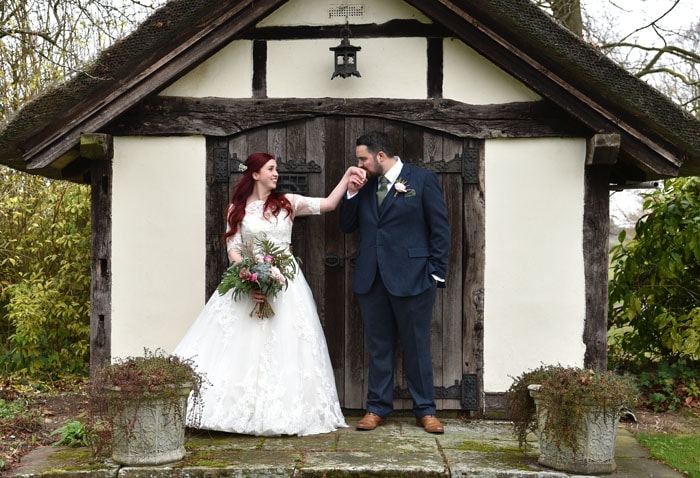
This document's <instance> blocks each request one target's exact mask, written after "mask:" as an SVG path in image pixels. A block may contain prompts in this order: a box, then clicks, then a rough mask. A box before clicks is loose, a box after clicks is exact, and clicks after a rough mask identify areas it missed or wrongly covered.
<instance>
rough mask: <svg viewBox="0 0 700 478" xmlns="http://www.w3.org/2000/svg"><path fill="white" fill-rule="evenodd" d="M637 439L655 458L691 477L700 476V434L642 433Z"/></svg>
mask: <svg viewBox="0 0 700 478" xmlns="http://www.w3.org/2000/svg"><path fill="white" fill-rule="evenodd" d="M637 439H638V440H639V442H640V443H641V444H642V446H644V447H645V448H646V449H648V450H649V452H650V453H651V456H652V457H653V458H654V459H656V460H659V461H663V462H664V463H666V464H668V465H669V466H670V467H671V468H673V469H675V470H677V471H680V472H681V473H684V474H686V475H687V476H688V477H689V478H700V435H670V434H664V433H640V434H638V435H637Z"/></svg>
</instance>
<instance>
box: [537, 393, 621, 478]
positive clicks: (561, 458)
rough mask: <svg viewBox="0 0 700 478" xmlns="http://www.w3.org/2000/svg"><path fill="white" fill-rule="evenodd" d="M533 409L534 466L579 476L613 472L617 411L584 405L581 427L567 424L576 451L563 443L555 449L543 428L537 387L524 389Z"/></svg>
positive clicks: (547, 431) (618, 411)
mask: <svg viewBox="0 0 700 478" xmlns="http://www.w3.org/2000/svg"><path fill="white" fill-rule="evenodd" d="M528 389H529V391H530V396H531V397H532V398H533V399H534V400H535V406H536V407H537V428H538V436H539V445H540V457H539V459H538V462H539V463H540V464H542V465H544V466H548V467H550V468H554V469H557V470H562V471H569V472H573V473H582V474H593V475H596V474H604V473H612V472H614V471H615V468H616V464H615V440H616V439H617V426H618V423H619V420H620V410H619V408H618V407H606V408H603V407H601V406H599V405H596V404H584V405H583V406H584V407H585V408H586V410H585V413H584V419H583V420H582V421H581V423H573V422H572V423H571V424H570V426H571V428H570V430H571V431H572V432H574V433H576V443H577V447H576V449H573V448H572V447H570V446H567V445H566V444H564V443H561V442H560V443H559V445H557V443H556V441H555V440H554V438H553V436H552V433H551V431H550V430H549V429H548V428H547V426H546V423H547V413H548V412H547V410H546V409H545V408H544V407H543V406H542V404H541V400H539V397H540V396H541V393H542V392H541V391H540V389H539V385H530V386H529V387H528Z"/></svg>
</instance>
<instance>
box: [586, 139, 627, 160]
mask: <svg viewBox="0 0 700 478" xmlns="http://www.w3.org/2000/svg"><path fill="white" fill-rule="evenodd" d="M619 154H620V135H619V134H614V133H613V134H594V135H593V136H591V137H590V138H588V142H587V143H586V166H598V165H604V166H612V165H613V164H615V163H617V158H618V155H619Z"/></svg>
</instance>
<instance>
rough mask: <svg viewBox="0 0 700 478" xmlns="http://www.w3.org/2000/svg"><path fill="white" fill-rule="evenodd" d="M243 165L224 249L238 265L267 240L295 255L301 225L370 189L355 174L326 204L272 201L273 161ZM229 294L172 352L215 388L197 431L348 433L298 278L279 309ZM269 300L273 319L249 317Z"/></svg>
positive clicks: (207, 395)
mask: <svg viewBox="0 0 700 478" xmlns="http://www.w3.org/2000/svg"><path fill="white" fill-rule="evenodd" d="M245 165H246V167H247V169H246V171H245V174H244V175H243V177H242V178H241V179H240V181H239V182H238V183H237V184H236V187H235V189H234V192H233V197H232V200H231V203H229V205H228V209H227V210H228V215H227V232H226V234H224V239H225V240H226V244H227V250H228V257H229V260H230V261H231V262H232V263H233V262H239V261H241V260H242V257H241V253H240V250H241V248H242V247H243V245H244V244H245V243H248V242H250V241H252V240H254V239H255V238H261V237H263V236H264V237H265V238H266V239H267V240H270V241H272V242H273V243H274V244H275V245H277V246H281V247H282V248H284V249H285V250H286V251H289V247H290V242H291V237H292V224H293V220H294V218H295V217H296V216H306V215H310V214H321V213H324V212H327V211H332V210H334V209H335V208H336V207H337V206H338V204H339V203H340V200H341V198H342V196H343V195H344V193H345V191H346V190H347V187H348V184H349V183H350V182H353V183H354V184H356V185H358V186H359V185H360V184H362V183H364V182H365V181H366V179H365V172H364V170H362V169H360V168H357V167H350V168H349V169H348V170H347V171H346V172H345V174H344V175H343V177H342V178H341V180H340V182H339V183H338V185H337V186H336V187H335V188H334V189H333V191H332V192H331V193H330V194H329V195H328V197H326V198H309V197H305V196H300V195H297V194H282V193H278V192H276V191H275V188H276V187H277V179H278V177H279V174H278V172H277V162H276V161H275V159H274V157H273V156H271V155H269V154H266V153H253V154H251V155H250V156H248V158H247V159H246V161H245ZM232 294H233V290H229V291H228V292H226V293H225V294H224V295H220V294H219V292H216V291H215V292H214V294H213V295H212V296H211V298H210V299H209V301H208V302H207V304H206V305H205V306H204V309H203V310H202V311H201V312H200V314H199V316H198V317H197V319H196V321H195V322H194V324H193V325H192V326H191V327H190V329H189V330H188V331H187V333H186V334H185V336H184V338H183V339H182V341H181V342H180V343H179V344H178V346H177V347H176V348H175V351H174V353H175V355H178V356H180V357H182V358H185V359H191V360H192V361H193V362H194V364H195V365H196V367H197V371H199V372H202V373H204V374H205V376H206V381H207V382H209V383H208V386H207V387H206V389H205V390H203V391H202V396H201V401H202V404H203V406H202V407H201V412H200V413H199V415H200V417H199V420H198V425H197V426H198V427H199V428H203V429H208V430H218V431H224V432H233V433H243V434H250V435H265V436H275V435H299V436H303V435H311V434H316V433H327V432H331V431H334V430H336V429H337V428H338V427H346V426H347V425H346V423H345V419H344V417H343V414H342V412H341V409H340V405H339V403H338V394H337V391H336V388H335V380H334V377H333V368H332V366H331V361H330V357H329V355H328V349H327V346H326V340H325V337H324V335H323V329H322V327H321V323H320V320H319V317H318V313H317V311H316V304H315V302H314V299H313V296H312V293H311V289H310V288H309V285H308V283H307V282H306V279H305V278H304V275H303V273H302V272H301V269H299V268H297V273H296V276H295V277H294V278H293V279H292V280H290V281H288V287H287V289H286V290H282V291H281V292H280V293H279V294H278V295H277V296H276V297H275V298H274V299H273V298H266V297H265V296H264V295H262V294H261V293H260V292H259V291H258V292H253V291H251V292H250V294H249V296H244V297H242V298H239V300H238V301H236V300H234V299H233V297H232ZM266 299H267V300H269V301H270V303H271V305H272V308H273V309H274V315H272V316H271V317H269V318H263V319H260V318H258V317H257V316H256V315H255V314H253V316H252V317H251V315H250V311H251V309H252V308H253V307H254V306H255V305H256V303H257V304H259V303H262V302H263V301H264V300H266ZM190 405H191V404H190ZM189 416H190V414H189V413H188V417H189ZM189 425H193V424H192V423H190V424H189Z"/></svg>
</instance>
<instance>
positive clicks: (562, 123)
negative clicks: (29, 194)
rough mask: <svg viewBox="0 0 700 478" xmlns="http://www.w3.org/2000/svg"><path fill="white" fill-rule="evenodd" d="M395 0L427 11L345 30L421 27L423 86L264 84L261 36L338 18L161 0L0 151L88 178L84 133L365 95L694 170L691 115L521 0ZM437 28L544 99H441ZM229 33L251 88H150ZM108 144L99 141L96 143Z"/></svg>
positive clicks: (274, 3)
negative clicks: (265, 22)
mask: <svg viewBox="0 0 700 478" xmlns="http://www.w3.org/2000/svg"><path fill="white" fill-rule="evenodd" d="M405 1H406V3H408V4H410V5H411V6H413V7H414V8H415V9H417V10H418V11H420V12H421V13H423V14H424V15H425V16H426V17H428V18H429V19H431V20H432V21H433V22H434V23H433V24H428V25H426V24H423V23H420V22H417V21H410V20H403V21H399V20H396V21H392V22H388V23H386V24H382V25H375V24H371V25H369V24H368V25H353V36H354V37H356V38H357V37H372V36H380V35H381V36H401V37H405V36H411V35H413V36H423V37H427V38H428V39H429V40H428V52H427V54H428V68H429V71H428V91H427V92H426V97H427V98H429V99H426V100H422V101H410V100H406V101H396V100H391V101H386V100H383V99H381V98H377V99H362V100H351V101H347V100H333V99H319V100H300V99H295V98H289V99H285V98H282V99H270V98H266V92H265V76H264V75H265V72H264V67H263V66H261V65H264V60H265V41H267V40H271V39H284V38H314V37H317V38H318V37H327V38H336V37H337V36H338V32H337V31H336V30H337V29H335V28H329V27H298V28H295V27H289V28H284V27H277V28H274V27H268V28H256V27H255V25H256V22H258V21H259V20H260V19H262V18H264V17H265V16H266V15H268V14H270V13H271V12H272V11H273V10H275V9H276V8H278V7H280V6H281V5H282V4H284V3H286V0H257V1H252V0H229V1H225V2H218V1H216V2H215V1H212V0H172V1H170V2H168V3H167V4H166V5H164V6H163V7H162V8H160V9H159V10H157V11H156V12H155V13H154V14H153V15H151V17H149V18H148V19H147V20H146V21H145V22H144V23H143V24H142V25H141V26H140V27H139V28H138V29H137V30H136V31H135V32H134V33H132V34H131V35H129V36H128V37H127V38H125V39H124V40H122V41H120V42H117V43H116V44H115V45H113V46H112V47H110V48H109V49H107V50H105V51H104V52H103V53H102V54H101V55H100V56H99V58H98V59H97V60H96V61H95V62H94V63H92V64H91V65H90V66H89V67H88V68H87V69H86V71H85V73H81V74H78V75H76V76H75V77H73V78H72V79H71V80H70V81H68V82H66V83H64V84H62V85H59V86H57V87H55V88H53V89H51V90H50V91H48V92H46V93H45V94H43V95H40V96H39V97H37V98H35V99H34V100H33V101H30V102H29V103H27V104H26V105H25V107H24V108H22V109H21V110H20V111H19V112H17V114H16V115H15V116H14V117H12V118H10V119H9V120H8V121H6V122H5V123H4V124H3V125H2V126H1V127H0V163H1V164H6V165H8V166H10V167H13V168H16V169H19V170H24V171H27V172H31V173H34V174H41V175H44V176H47V177H52V178H61V179H68V180H72V181H77V182H88V183H89V182H90V168H91V164H93V163H92V162H93V161H94V158H95V157H98V158H99V157H100V154H99V153H98V154H94V153H91V152H90V151H89V150H88V148H87V146H86V145H83V147H82V148H81V135H83V134H84V133H95V132H101V133H112V134H127V133H128V134H136V133H139V134H155V135H161V134H231V133H232V132H235V129H232V126H231V125H237V126H238V127H240V128H244V127H250V126H254V125H256V124H258V125H261V124H263V123H265V122H270V121H273V119H274V116H275V114H277V115H278V116H280V117H281V116H284V118H285V120H290V119H294V118H295V117H298V118H304V117H309V116H319V115H327V114H340V115H353V114H359V112H360V111H362V110H363V109H365V110H366V108H365V106H366V105H367V104H370V103H371V104H373V105H374V106H375V108H374V110H375V111H377V110H382V115H383V117H385V118H389V119H391V118H392V117H398V116H399V115H401V117H403V118H405V117H406V110H407V109H408V110H409V116H410V114H411V113H410V110H414V111H415V113H414V120H415V122H416V123H417V124H422V125H425V126H429V127H433V126H434V125H437V124H442V125H443V130H444V125H445V123H444V122H441V121H440V119H441V118H444V117H446V116H449V117H451V118H456V120H455V121H454V123H453V124H452V125H450V126H449V128H450V129H451V131H449V132H450V133H453V134H457V135H459V136H463V137H471V138H480V139H483V138H493V137H517V136H519V135H521V134H526V133H522V132H519V131H518V130H519V126H518V125H522V124H525V123H527V124H529V125H530V126H531V127H534V129H533V131H535V133H536V134H538V135H542V136H557V135H566V134H577V135H583V136H586V137H589V138H590V140H589V153H588V155H589V160H588V161H587V163H588V164H604V165H606V166H609V167H610V168H611V171H610V182H614V183H624V182H627V181H630V182H636V181H644V180H649V179H657V178H664V177H673V176H678V175H698V174H700V121H698V120H697V119H695V118H693V117H691V116H690V115H689V114H687V113H686V112H684V111H683V110H682V109H681V108H679V107H677V106H676V105H675V104H673V103H672V102H671V101H670V99H668V98H667V97H665V96H664V95H662V94H661V93H659V92H658V91H656V90H655V89H654V88H652V87H650V86H649V85H647V84H646V83H644V82H643V81H641V80H639V79H637V78H635V77H633V76H632V75H630V74H629V73H628V72H626V71H625V70H624V69H623V68H621V67H619V66H617V65H615V64H614V63H613V62H612V61H611V60H609V59H607V58H606V57H604V56H603V55H602V54H601V53H600V52H599V51H597V50H596V49H595V48H594V47H593V46H591V45H588V44H587V43H585V42H583V41H582V40H581V39H579V38H578V37H576V36H575V35H573V34H572V33H571V32H569V31H568V30H567V29H566V28H564V27H563V26H561V25H560V24H558V23H557V22H556V21H554V20H553V19H552V18H551V17H550V16H549V15H547V14H546V13H545V12H543V11H542V10H540V9H539V7H537V6H535V5H534V4H533V3H531V2H530V1H529V0H471V1H469V2H467V1H457V0H434V1H427V0H420V1H419V0H405ZM445 37H454V38H458V39H460V40H461V41H463V42H464V43H465V44H467V45H469V46H470V47H471V48H473V49H474V50H476V51H477V52H478V53H479V54H481V55H482V56H484V57H485V58H487V59H488V60H490V61H492V62H493V63H494V64H496V65H497V66H499V67H500V68H501V69H503V70H504V71H505V72H507V73H508V74H510V75H512V76H513V77H515V78H516V79H518V80H520V81H521V82H522V83H524V84H525V85H527V86H528V87H529V88H531V89H532V90H533V91H535V92H536V93H538V94H539V95H540V96H541V97H542V98H543V100H541V101H539V102H530V103H520V104H509V105H498V106H476V105H465V104H460V103H459V102H455V101H451V100H448V99H443V98H442V97H441V96H442V90H441V61H442V51H441V43H440V41H441V39H442V38H445ZM239 38H247V39H253V40H254V62H257V63H256V65H257V66H256V67H255V75H254V77H253V92H254V98H253V99H243V100H222V99H218V100H217V104H216V105H211V104H209V103H208V101H207V100H206V99H201V98H198V99H188V98H168V97H158V96H156V95H157V93H158V92H159V91H161V90H163V89H164V88H165V87H167V86H168V85H170V84H172V83H173V82H174V81H176V80H177V79H179V78H180V77H182V76H183V75H185V74H186V73H187V72H189V71H191V70H192V69H193V68H195V67H196V66H197V65H199V64H201V63H202V62H204V61H205V60H206V59H207V58H209V57H210V56H211V55H213V54H214V53H216V52H217V51H218V50H219V49H221V48H223V47H224V46H225V45H226V44H228V43H230V42H231V41H233V40H234V39H239ZM377 106H381V108H377ZM211 108H214V109H215V110H216V115H212V114H211V113H212V109H211ZM174 111H179V112H180V113H182V112H185V113H187V115H188V118H189V119H191V121H187V122H186V123H187V124H185V122H181V123H179V124H175V121H174V120H173V119H172V116H171V115H170V113H173V112H174ZM257 111H259V112H260V113H259V114H257V115H256V112H257ZM215 118H221V120H220V121H217V120H216V119H215ZM256 118H257V121H258V123H255V120H256ZM263 118H265V119H263ZM154 119H157V121H153V120H154ZM204 120H206V121H204ZM246 121H249V123H248V124H246ZM227 124H228V125H229V126H227ZM553 124H554V125H556V126H552V125H553ZM233 128H235V127H233ZM530 134H532V133H530ZM597 147H602V150H601V151H602V152H601V151H598V150H597V149H596V148H597ZM618 152H619V156H618V154H617V153H618ZM108 154H109V147H108V145H106V146H105V147H104V151H103V153H102V157H107V156H108Z"/></svg>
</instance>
